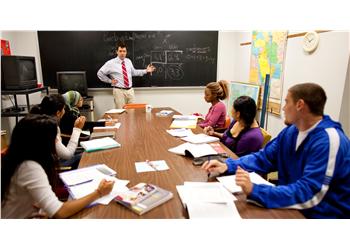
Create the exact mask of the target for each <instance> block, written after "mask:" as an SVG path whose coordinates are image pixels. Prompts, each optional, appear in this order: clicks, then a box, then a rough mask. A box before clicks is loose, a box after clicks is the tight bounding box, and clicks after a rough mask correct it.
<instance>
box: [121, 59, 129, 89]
mask: <svg viewBox="0 0 350 250" xmlns="http://www.w3.org/2000/svg"><path fill="white" fill-rule="evenodd" d="M122 70H123V76H124V86H125V88H129V78H128V72H127V71H126V68H125V62H124V61H123V62H122Z"/></svg>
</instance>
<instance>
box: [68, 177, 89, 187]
mask: <svg viewBox="0 0 350 250" xmlns="http://www.w3.org/2000/svg"><path fill="white" fill-rule="evenodd" d="M92 181H93V179H91V180H87V181H83V182H80V183H76V184H73V185H69V187H74V186H78V185H81V184H85V183H88V182H92Z"/></svg>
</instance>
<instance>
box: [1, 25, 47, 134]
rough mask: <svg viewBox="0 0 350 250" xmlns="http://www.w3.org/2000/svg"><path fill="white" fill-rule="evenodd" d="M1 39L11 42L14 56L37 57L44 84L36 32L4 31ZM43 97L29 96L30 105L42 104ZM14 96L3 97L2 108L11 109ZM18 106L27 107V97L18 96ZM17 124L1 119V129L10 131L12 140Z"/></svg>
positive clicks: (38, 73) (11, 119) (38, 74)
mask: <svg viewBox="0 0 350 250" xmlns="http://www.w3.org/2000/svg"><path fill="white" fill-rule="evenodd" d="M0 38H2V39H5V40H9V41H10V48H11V54H12V55H22V56H35V64H36V73H37V78H38V81H39V82H42V81H43V80H42V79H43V78H42V72H41V62H40V53H39V43H38V38H37V33H36V32H35V31H2V32H1V34H0ZM42 97H43V95H42V94H41V93H33V94H30V95H29V100H30V104H38V103H40V101H41V99H42ZM10 98H11V100H12V101H13V96H11V97H9V96H1V108H6V107H11V106H13V105H12V102H11V100H10ZM17 101H18V105H26V98H25V95H18V96H17ZM15 124H16V120H15V117H4V118H1V128H2V129H6V131H8V134H9V136H8V138H10V135H11V131H12V129H13V127H14V126H15Z"/></svg>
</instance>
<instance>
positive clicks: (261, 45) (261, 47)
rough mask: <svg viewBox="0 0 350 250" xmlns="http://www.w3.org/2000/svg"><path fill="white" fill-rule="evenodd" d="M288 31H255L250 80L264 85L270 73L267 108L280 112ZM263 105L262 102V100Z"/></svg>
mask: <svg viewBox="0 0 350 250" xmlns="http://www.w3.org/2000/svg"><path fill="white" fill-rule="evenodd" d="M287 34H288V32H287V31H282V32H271V31H253V34H252V50H251V57H250V75H249V82H250V83H253V84H257V85H260V86H262V91H261V93H260V98H262V96H263V93H264V90H263V86H264V84H265V76H266V74H270V95H269V102H268V106H267V110H268V111H269V112H272V113H275V114H280V111H281V101H282V87H283V66H284V57H285V54H286V53H285V52H286V47H287ZM260 107H261V102H260Z"/></svg>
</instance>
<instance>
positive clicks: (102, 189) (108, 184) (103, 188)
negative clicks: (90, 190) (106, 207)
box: [96, 179, 114, 197]
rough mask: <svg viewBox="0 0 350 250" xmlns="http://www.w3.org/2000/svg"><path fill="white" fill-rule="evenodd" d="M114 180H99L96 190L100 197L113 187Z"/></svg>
mask: <svg viewBox="0 0 350 250" xmlns="http://www.w3.org/2000/svg"><path fill="white" fill-rule="evenodd" d="M113 185H114V181H107V180H105V179H103V180H101V182H100V184H99V185H98V188H97V189H96V191H97V192H98V194H99V195H100V197H102V196H105V195H107V194H109V193H110V192H111V191H112V189H113Z"/></svg>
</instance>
